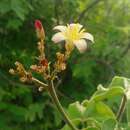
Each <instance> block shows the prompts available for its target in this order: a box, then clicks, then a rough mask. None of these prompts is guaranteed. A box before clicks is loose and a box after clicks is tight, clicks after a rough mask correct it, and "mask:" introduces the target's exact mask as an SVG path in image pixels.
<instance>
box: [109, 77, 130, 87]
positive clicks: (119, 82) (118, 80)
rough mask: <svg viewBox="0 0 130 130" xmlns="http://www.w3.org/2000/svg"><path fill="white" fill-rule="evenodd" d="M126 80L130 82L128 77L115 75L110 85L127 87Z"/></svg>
mask: <svg viewBox="0 0 130 130" xmlns="http://www.w3.org/2000/svg"><path fill="white" fill-rule="evenodd" d="M126 81H127V82H129V83H130V79H128V78H125V77H119V76H115V77H114V78H113V79H112V82H111V83H110V85H109V87H115V86H121V87H124V88H126V84H125V82H126Z"/></svg>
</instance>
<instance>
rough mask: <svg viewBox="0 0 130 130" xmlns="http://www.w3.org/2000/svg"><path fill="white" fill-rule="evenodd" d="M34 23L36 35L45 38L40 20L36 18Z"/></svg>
mask: <svg viewBox="0 0 130 130" xmlns="http://www.w3.org/2000/svg"><path fill="white" fill-rule="evenodd" d="M34 25H35V28H36V33H37V37H38V38H39V39H42V40H44V39H45V32H44V28H43V26H42V23H41V21H40V20H36V21H35V24H34Z"/></svg>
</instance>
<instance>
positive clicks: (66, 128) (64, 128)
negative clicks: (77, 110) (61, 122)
mask: <svg viewBox="0 0 130 130" xmlns="http://www.w3.org/2000/svg"><path fill="white" fill-rule="evenodd" d="M71 121H72V123H73V124H74V125H75V127H76V128H78V127H79V125H80V124H81V120H80V119H75V120H71ZM61 130H72V129H71V128H70V126H68V124H66V125H65V126H64V127H63V128H62V129H61Z"/></svg>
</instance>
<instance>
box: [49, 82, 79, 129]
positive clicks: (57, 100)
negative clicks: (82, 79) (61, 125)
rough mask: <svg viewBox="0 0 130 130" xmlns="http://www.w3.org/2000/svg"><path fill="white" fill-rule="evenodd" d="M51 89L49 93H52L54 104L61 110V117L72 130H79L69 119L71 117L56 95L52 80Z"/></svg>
mask: <svg viewBox="0 0 130 130" xmlns="http://www.w3.org/2000/svg"><path fill="white" fill-rule="evenodd" d="M49 87H50V89H49V92H50V95H51V97H52V99H53V102H54V103H55V105H56V106H57V109H58V110H59V112H60V113H61V115H62V116H63V118H64V120H65V122H66V123H67V124H68V125H69V126H70V128H71V129H72V130H78V129H77V128H76V127H75V126H74V125H73V123H72V121H71V120H70V119H69V117H68V116H67V115H66V113H65V111H64V109H63V107H62V105H61V103H60V101H59V99H58V97H57V94H56V91H55V88H54V84H53V81H52V80H51V81H50V86H49Z"/></svg>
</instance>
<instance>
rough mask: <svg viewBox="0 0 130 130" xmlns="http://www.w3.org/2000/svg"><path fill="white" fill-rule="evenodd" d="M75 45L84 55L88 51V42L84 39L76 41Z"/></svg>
mask: <svg viewBox="0 0 130 130" xmlns="http://www.w3.org/2000/svg"><path fill="white" fill-rule="evenodd" d="M74 45H75V46H76V47H77V49H78V50H79V52H80V53H83V52H84V51H85V50H86V49H87V42H86V41H85V40H83V39H81V40H76V41H74Z"/></svg>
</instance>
